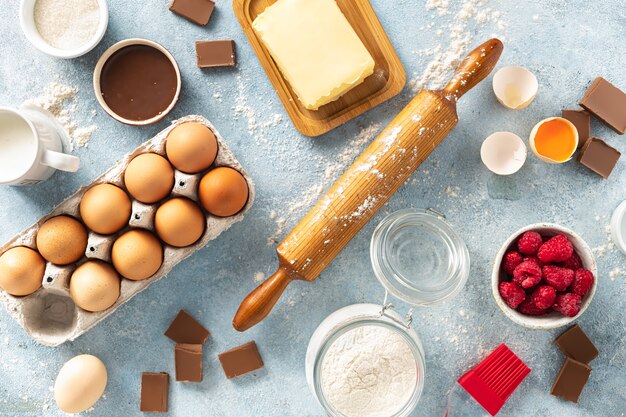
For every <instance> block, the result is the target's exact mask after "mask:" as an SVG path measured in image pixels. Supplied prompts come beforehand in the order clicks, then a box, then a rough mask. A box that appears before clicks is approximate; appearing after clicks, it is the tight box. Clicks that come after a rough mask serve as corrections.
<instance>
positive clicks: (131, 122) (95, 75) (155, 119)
mask: <svg viewBox="0 0 626 417" xmlns="http://www.w3.org/2000/svg"><path fill="white" fill-rule="evenodd" d="M129 45H147V46H151V47H153V48H155V49H157V50H159V51H161V52H162V53H163V54H164V55H165V56H166V57H167V58H168V59H169V60H170V62H171V63H172V65H173V66H174V71H175V72H176V93H175V94H174V98H173V99H172V102H171V103H170V105H169V106H167V108H166V109H165V110H163V112H161V114H158V115H156V116H154V117H152V118H150V119H146V120H130V119H126V118H124V117H122V116H120V115H118V114H117V113H115V112H114V111H113V110H112V109H111V108H110V107H109V105H108V104H107V103H106V101H104V98H103V97H102V90H101V89H100V74H101V73H102V67H103V66H104V64H105V62H106V61H107V60H108V59H109V58H110V57H111V55H113V54H114V53H116V52H117V51H119V50H120V49H122V48H124V47H126V46H129ZM181 84H182V81H181V78H180V69H179V68H178V63H177V62H176V59H174V57H173V56H172V54H170V52H169V51H168V50H167V49H165V47H164V46H162V45H161V44H158V43H156V42H154V41H151V40H148V39H141V38H132V39H125V40H123V41H119V42H118V43H116V44H114V45H112V46H111V47H110V48H109V49H107V50H106V51H104V53H103V54H102V56H101V57H100V59H99V60H98V62H97V63H96V68H95V69H94V71H93V89H94V92H95V94H96V100H98V103H99V104H100V106H102V108H103V109H104V111H106V112H107V113H108V114H109V116H111V117H112V118H114V119H115V120H117V121H119V122H122V123H124V124H127V125H132V126H146V125H149V124H152V123H156V122H158V121H159V120H161V119H163V118H164V117H165V116H167V114H168V113H169V112H170V111H171V110H172V109H173V108H174V106H175V105H176V102H177V101H178V96H179V95H180V88H181Z"/></svg>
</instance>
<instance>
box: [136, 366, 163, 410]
mask: <svg viewBox="0 0 626 417" xmlns="http://www.w3.org/2000/svg"><path fill="white" fill-rule="evenodd" d="M169 385H170V376H169V375H168V374H167V373H166V372H160V373H148V372H144V373H143V374H141V403H140V405H139V409H140V410H141V411H143V412H154V413H166V412H167V397H168V392H169Z"/></svg>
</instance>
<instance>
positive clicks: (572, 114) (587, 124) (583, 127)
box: [561, 110, 591, 149]
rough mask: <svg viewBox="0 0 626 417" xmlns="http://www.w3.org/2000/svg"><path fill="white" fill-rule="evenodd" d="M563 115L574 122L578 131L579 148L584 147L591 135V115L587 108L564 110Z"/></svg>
mask: <svg viewBox="0 0 626 417" xmlns="http://www.w3.org/2000/svg"><path fill="white" fill-rule="evenodd" d="M561 116H562V117H563V118H564V119H567V120H569V121H570V122H572V124H573V125H574V126H576V130H577V131H578V149H580V148H582V147H583V146H584V145H585V143H587V141H588V140H589V138H590V137H591V117H589V112H588V111H587V110H563V111H561Z"/></svg>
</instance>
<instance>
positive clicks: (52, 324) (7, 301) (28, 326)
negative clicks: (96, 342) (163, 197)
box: [0, 116, 254, 346]
mask: <svg viewBox="0 0 626 417" xmlns="http://www.w3.org/2000/svg"><path fill="white" fill-rule="evenodd" d="M192 121H193V122H199V123H201V124H203V125H205V126H207V127H208V128H209V129H211V131H212V132H213V133H214V134H215V136H216V138H217V142H218V153H217V157H216V159H215V162H214V163H213V165H212V166H211V167H210V168H209V169H208V170H210V169H211V168H214V167H216V166H228V167H231V168H234V169H236V170H237V171H239V172H240V173H241V174H242V175H243V176H244V178H245V179H246V182H247V183H248V188H249V197H248V202H247V203H246V205H245V207H244V208H243V210H242V211H241V212H239V213H238V214H236V215H234V216H231V217H215V216H213V215H211V214H208V213H206V211H204V213H205V217H206V229H205V231H204V234H203V235H202V237H201V238H200V240H198V241H197V242H196V243H195V244H193V245H191V246H187V247H184V248H176V247H173V246H169V245H167V244H166V243H164V242H161V243H162V245H163V249H164V256H163V264H162V265H161V267H160V268H159V270H158V271H157V272H156V273H155V274H154V275H153V276H152V277H150V278H148V279H146V280H143V281H132V280H129V279H125V278H122V279H121V291H120V297H119V299H118V300H117V302H116V303H115V304H114V305H113V306H111V307H110V308H108V309H107V310H105V311H101V312H89V311H86V310H83V309H81V308H79V307H77V306H76V305H75V304H74V301H73V300H72V298H71V296H70V292H69V280H70V277H71V275H72V273H73V271H74V270H75V269H76V267H77V266H78V265H80V264H81V263H83V262H85V261H87V260H89V259H100V260H103V261H106V262H111V248H112V246H113V242H114V241H115V238H116V237H117V236H119V235H120V234H122V233H124V232H125V231H127V230H129V229H131V228H144V229H148V230H151V231H153V232H154V214H155V212H156V209H157V207H158V205H159V203H156V204H143V203H140V202H139V201H136V200H133V199H132V196H130V194H129V197H130V198H131V201H132V213H131V217H130V221H129V224H128V226H126V227H125V228H124V229H122V230H121V231H119V232H118V233H116V234H114V235H109V236H103V235H99V234H96V233H94V232H92V231H89V238H88V243H87V249H86V251H85V255H84V256H83V257H82V258H81V259H80V260H79V261H78V262H77V263H75V264H72V265H63V266H61V265H55V264H52V263H50V262H48V263H47V264H46V269H45V274H44V278H43V282H42V287H41V288H40V289H38V290H37V291H36V292H34V293H33V294H30V295H28V296H25V297H14V296H12V295H10V294H8V293H6V292H5V291H2V290H0V301H2V303H3V304H4V305H5V307H6V309H7V311H8V312H9V314H10V315H11V316H12V317H13V318H14V319H15V320H16V321H17V322H18V323H19V324H20V325H21V326H22V327H23V328H24V330H25V331H26V333H28V334H29V335H30V336H31V337H32V338H33V339H34V340H35V341H37V342H39V343H41V344H44V345H48V346H58V345H60V344H63V343H65V342H67V341H68V340H74V339H76V338H77V337H78V336H80V335H82V334H83V333H85V332H87V331H88V330H90V329H91V328H92V327H94V326H95V325H96V324H98V323H99V322H100V321H102V320H104V319H105V318H106V317H108V316H109V315H110V314H112V313H113V312H114V311H115V310H117V308H118V307H119V306H121V305H122V304H124V303H126V302H127V301H128V300H130V299H131V298H132V297H133V296H134V295H136V294H137V293H139V292H141V291H143V290H144V289H146V288H147V287H148V286H150V285H151V284H153V283H154V282H156V281H158V280H160V279H161V278H163V277H164V276H166V275H167V273H168V272H170V270H171V269H172V268H173V267H174V266H175V265H176V264H178V263H179V262H180V261H182V260H183V259H185V258H187V257H188V256H190V255H191V254H192V253H194V252H195V251H197V250H198V249H200V248H202V247H204V246H205V245H206V244H207V243H208V242H209V241H211V240H213V239H215V238H216V237H217V236H219V235H220V234H221V233H222V232H223V231H225V230H227V229H228V228H229V227H230V226H232V225H233V224H234V223H237V222H239V221H241V220H242V219H243V217H244V215H245V213H246V212H247V211H248V210H249V209H250V206H251V205H252V203H253V201H254V184H253V182H252V179H251V178H250V176H249V175H248V174H247V173H246V172H245V170H244V169H243V167H242V166H241V164H239V162H238V161H237V159H235V156H234V155H233V153H232V152H231V151H230V149H229V148H228V146H226V143H225V142H224V139H223V138H222V136H221V135H220V134H219V132H218V131H217V130H216V129H215V127H214V126H213V125H212V124H211V123H210V122H209V121H208V120H206V119H205V118H204V117H201V116H186V117H183V118H180V119H178V120H176V121H174V122H172V125H171V126H170V127H168V128H167V129H165V130H163V131H161V132H160V133H158V134H157V135H156V136H154V137H153V138H152V139H150V140H149V141H147V142H145V143H143V144H142V145H141V146H139V147H138V148H137V149H135V150H134V151H133V152H131V153H129V154H127V155H126V156H125V157H124V158H122V159H121V160H120V161H118V162H117V163H116V164H115V165H114V166H113V167H112V168H111V169H109V170H108V171H107V172H105V173H104V174H102V175H101V176H100V177H98V178H97V179H96V180H94V181H93V182H92V183H91V184H89V185H88V186H85V187H82V188H80V189H79V190H78V191H77V192H76V193H74V194H73V195H72V196H70V197H68V198H67V199H66V200H65V201H63V202H62V203H61V204H59V205H58V206H56V207H55V208H54V209H53V210H52V212H51V213H50V214H48V215H47V216H44V217H42V218H41V219H39V221H38V222H37V223H35V224H33V225H32V226H30V227H29V228H28V229H26V230H24V231H22V232H21V233H19V234H17V235H16V236H15V237H13V238H12V239H11V240H9V242H7V243H6V244H5V245H4V246H2V247H1V248H0V253H4V252H5V251H6V250H8V249H9V248H11V247H14V246H27V247H30V248H36V244H35V237H36V235H37V231H38V230H39V227H40V226H41V224H43V223H44V222H45V221H46V220H47V219H49V218H51V217H54V216H58V215H61V214H67V215H70V216H73V217H75V218H77V219H80V215H79V203H80V200H81V198H82V196H83V194H84V193H85V191H87V190H88V189H89V188H91V187H92V186H94V185H96V184H100V183H112V184H115V185H117V186H119V187H121V188H122V189H125V187H124V180H123V176H124V171H125V169H126V167H127V166H128V163H129V162H130V160H131V159H133V158H134V157H135V156H137V155H139V154H142V153H145V152H153V153H157V154H159V155H162V156H165V139H166V137H167V134H168V133H169V132H170V131H171V130H172V129H173V128H174V127H176V126H178V125H180V124H181V123H185V122H192ZM208 170H205V171H203V172H201V173H199V174H193V175H191V174H186V173H183V172H180V171H178V170H175V183H174V189H173V190H172V193H171V196H172V197H177V196H178V197H187V198H190V199H192V200H194V201H196V202H198V196H197V189H198V184H199V181H200V179H201V178H202V176H203V175H204V174H205V173H206V171H208ZM87 230H89V229H87Z"/></svg>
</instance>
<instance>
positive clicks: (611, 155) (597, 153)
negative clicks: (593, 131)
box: [578, 137, 622, 179]
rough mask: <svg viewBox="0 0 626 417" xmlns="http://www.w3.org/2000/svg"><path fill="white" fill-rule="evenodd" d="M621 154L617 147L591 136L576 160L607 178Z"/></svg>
mask: <svg viewBox="0 0 626 417" xmlns="http://www.w3.org/2000/svg"><path fill="white" fill-rule="evenodd" d="M621 155H622V154H621V153H620V152H619V151H618V150H617V149H615V148H613V147H611V146H609V145H607V144H606V143H605V142H604V141H602V140H600V139H598V138H595V137H593V138H591V139H589V140H588V141H587V143H585V146H583V148H582V150H581V151H580V155H579V156H578V162H580V163H581V164H583V165H584V166H586V167H587V168H589V169H590V170H592V171H593V172H595V173H596V174H598V175H601V176H602V177H604V179H607V178H609V176H610V175H611V172H613V168H615V165H616V164H617V161H618V160H619V158H620V156H621Z"/></svg>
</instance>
